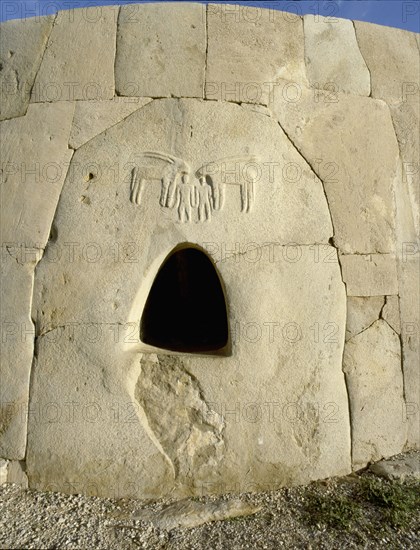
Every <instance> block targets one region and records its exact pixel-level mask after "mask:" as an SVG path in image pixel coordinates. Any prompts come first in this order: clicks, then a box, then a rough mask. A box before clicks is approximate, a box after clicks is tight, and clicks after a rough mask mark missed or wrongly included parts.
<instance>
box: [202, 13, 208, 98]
mask: <svg viewBox="0 0 420 550" xmlns="http://www.w3.org/2000/svg"><path fill="white" fill-rule="evenodd" d="M208 11H209V6H208V5H207V6H206V10H205V14H206V15H205V17H206V24H205V26H204V28H205V33H206V53H205V58H204V79H203V98H204V99H206V89H207V88H206V84H207V63H208V54H209V14H208Z"/></svg>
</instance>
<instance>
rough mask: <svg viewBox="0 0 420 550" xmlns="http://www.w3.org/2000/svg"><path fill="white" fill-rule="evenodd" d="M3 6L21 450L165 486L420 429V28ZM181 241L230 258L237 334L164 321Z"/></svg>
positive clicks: (11, 312) (54, 476)
mask: <svg viewBox="0 0 420 550" xmlns="http://www.w3.org/2000/svg"><path fill="white" fill-rule="evenodd" d="M0 30H1V42H0V62H1V70H0V85H1V92H2V96H1V111H0V120H1V121H2V122H0V136H1V151H2V153H1V157H2V158H1V170H2V181H1V189H0V191H1V208H2V222H1V242H2V262H1V277H2V279H1V281H2V283H1V284H2V308H1V316H2V357H1V418H0V457H2V458H3V459H5V460H7V461H10V462H9V467H10V469H11V471H12V470H13V468H14V469H15V470H16V471H17V470H19V472H21V470H22V467H23V468H25V469H26V473H27V476H28V480H29V486H30V487H33V488H40V489H51V490H59V491H64V492H82V493H87V494H99V495H103V496H124V497H152V498H156V497H159V496H162V495H164V494H169V493H170V494H173V495H178V496H180V495H188V494H202V493H217V492H222V491H246V490H259V489H268V488H275V487H278V486H283V485H288V484H289V485H292V484H299V483H305V482H307V481H310V480H313V479H319V478H326V477H329V476H334V475H342V474H346V473H349V472H350V471H352V470H355V469H359V468H362V467H364V466H365V465H366V464H368V463H369V462H371V461H375V460H378V459H380V458H382V457H388V456H391V455H393V454H396V453H398V452H400V451H402V450H403V449H408V448H419V446H420V433H419V393H420V381H419V380H420V374H419V338H418V335H419V277H418V275H419V248H418V229H419V218H418V212H419V36H418V35H416V34H413V33H409V32H405V31H402V30H398V29H391V28H386V27H380V26H376V25H371V24H367V23H359V22H354V23H353V22H351V21H347V20H341V19H333V18H321V17H316V18H315V17H314V16H305V17H303V18H301V17H298V16H296V15H294V14H290V13H283V12H273V11H272V10H262V9H257V8H242V7H238V8H235V9H234V11H232V7H230V11H229V13H228V12H227V7H226V6H221V5H217V4H215V5H209V6H207V7H206V6H203V5H200V4H182V3H179V4H176V3H175V4H170V5H164V4H152V5H150V4H149V5H129V6H124V7H121V8H119V7H116V6H114V7H112V6H111V7H106V8H105V7H103V8H88V9H78V10H71V11H63V12H59V13H58V14H57V16H51V17H45V18H33V19H28V20H23V21H10V22H7V23H2V24H1V29H0ZM184 176H185V179H184ZM187 178H190V181H188V179H187ZM183 185H184V187H183ZM187 195H188V197H187ZM185 197H187V198H185ZM193 197H196V202H195V203H194V201H193ZM176 201H178V202H177V203H176ZM180 246H181V247H182V246H193V247H196V248H198V249H199V250H202V251H204V252H205V253H206V254H208V256H209V257H210V258H211V260H212V261H213V264H214V266H215V269H216V270H217V273H218V274H219V276H220V280H221V282H222V285H223V288H224V293H225V297H226V305H227V312H228V321H229V327H230V337H229V352H228V353H224V354H216V355H214V354H205V353H201V354H188V353H184V354H180V353H174V352H170V351H168V350H164V349H155V348H153V347H151V346H148V345H146V344H144V343H143V342H141V340H140V337H139V322H140V319H141V316H142V311H143V309H144V305H145V301H146V299H147V296H148V294H149V291H150V288H151V286H152V284H153V280H154V278H155V276H156V274H157V272H158V270H159V268H160V266H161V265H162V263H163V262H164V260H165V258H166V257H167V256H168V255H169V254H170V253H171V251H172V250H174V249H176V248H178V247H180ZM205 292H206V288H205V286H204V285H203V293H205ZM205 314H206V313H205V311H203V315H205ZM13 464H16V465H18V466H16V467H14V466H13V467H12V465H13ZM13 471H14V470H13ZM19 475H23V474H19Z"/></svg>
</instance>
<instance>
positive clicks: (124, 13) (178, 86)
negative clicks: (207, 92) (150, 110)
mask: <svg viewBox="0 0 420 550" xmlns="http://www.w3.org/2000/svg"><path fill="white" fill-rule="evenodd" d="M135 8H136V9H135V10H133V6H122V7H121V9H120V15H119V18H118V36H117V55H116V60H115V86H116V91H117V93H118V94H119V95H123V96H146V97H171V96H175V97H203V87H204V69H205V63H206V19H205V7H204V6H202V5H201V4H190V3H188V4H186V3H182V2H175V3H171V4H170V5H169V4H152V5H147V4H146V5H140V4H139V5H136V6H135ZM145 75H147V78H145Z"/></svg>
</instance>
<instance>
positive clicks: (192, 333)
mask: <svg viewBox="0 0 420 550" xmlns="http://www.w3.org/2000/svg"><path fill="white" fill-rule="evenodd" d="M140 339H141V341H142V342H143V343H145V344H149V345H151V346H154V347H157V348H161V349H167V350H171V351H178V352H185V353H197V352H206V353H217V354H218V355H220V354H226V348H227V345H228V341H229V329H228V318H227V309H226V302H225V295H224V292H223V288H222V284H221V281H220V278H219V275H218V273H217V271H216V268H215V267H214V264H213V262H212V261H211V260H210V258H209V257H208V256H207V254H206V253H205V252H203V251H202V250H200V249H198V248H196V247H193V246H185V247H182V248H177V249H175V250H174V251H173V252H172V253H171V254H169V256H168V257H167V258H166V260H165V261H164V263H163V264H162V266H161V268H160V269H159V271H158V273H157V275H156V278H155V280H154V282H153V285H152V288H151V290H150V293H149V296H148V298H147V301H146V304H145V307H144V311H143V315H142V318H141V323H140Z"/></svg>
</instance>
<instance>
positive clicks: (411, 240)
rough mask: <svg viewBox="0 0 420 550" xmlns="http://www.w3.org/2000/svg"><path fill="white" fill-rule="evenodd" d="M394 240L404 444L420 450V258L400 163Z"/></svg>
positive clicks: (405, 182) (396, 183)
mask: <svg viewBox="0 0 420 550" xmlns="http://www.w3.org/2000/svg"><path fill="white" fill-rule="evenodd" d="M395 189H396V190H397V191H396V194H395V199H396V205H397V216H396V237H397V247H396V248H397V253H398V254H397V260H398V261H397V267H398V285H399V306H400V318H401V343H402V353H403V372H404V391H405V399H406V420H407V426H408V437H407V444H408V446H409V447H410V448H420V399H419V396H420V376H419V354H420V337H419V334H420V307H419V303H420V278H419V273H420V261H419V260H420V255H419V243H418V233H417V231H416V229H415V227H414V221H413V211H412V205H411V201H410V193H409V189H408V182H407V179H406V178H405V177H404V173H403V167H402V165H401V164H400V166H399V170H398V172H397V177H396V181H395Z"/></svg>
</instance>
